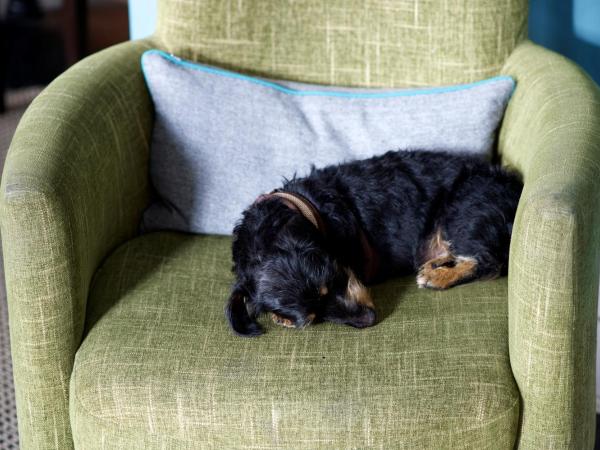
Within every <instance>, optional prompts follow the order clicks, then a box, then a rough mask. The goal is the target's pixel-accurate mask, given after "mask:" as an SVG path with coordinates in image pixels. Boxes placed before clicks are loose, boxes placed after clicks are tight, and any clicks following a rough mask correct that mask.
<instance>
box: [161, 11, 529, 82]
mask: <svg viewBox="0 0 600 450" xmlns="http://www.w3.org/2000/svg"><path fill="white" fill-rule="evenodd" d="M526 25H527V1H525V0H503V1H498V0H466V1H461V2H459V3H457V2H439V1H434V0H326V1H325V0H300V1H298V0H276V1H275V0H271V1H265V0H235V1H234V0H227V1H224V0H196V1H183V0H163V1H161V2H159V14H158V26H157V38H158V39H160V40H161V42H162V46H163V47H164V48H165V49H167V50H169V51H170V52H172V53H174V54H176V55H178V56H181V57H184V58H187V59H193V60H197V61H201V62H205V63H211V64H215V65H219V66H224V67H227V68H232V69H234V70H238V71H246V72H249V73H253V74H258V75H264V76H267V77H272V78H282V79H289V80H298V81H305V82H312V83H321V84H334V85H349V86H383V87H402V86H424V85H441V84H455V83H462V82H468V81H475V80H481V79H483V78H488V77H491V76H494V75H496V74H497V73H498V72H499V71H500V69H501V68H502V66H503V64H504V61H505V60H506V58H507V57H508V55H510V53H511V52H512V50H513V49H514V47H515V46H516V45H517V43H518V42H519V41H521V40H522V39H523V38H525V36H526V35H527V26H526Z"/></svg>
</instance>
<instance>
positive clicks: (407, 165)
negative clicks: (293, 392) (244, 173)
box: [225, 151, 523, 336]
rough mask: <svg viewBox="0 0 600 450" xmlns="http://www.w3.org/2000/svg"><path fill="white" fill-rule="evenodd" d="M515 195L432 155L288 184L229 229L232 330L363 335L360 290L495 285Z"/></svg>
mask: <svg viewBox="0 0 600 450" xmlns="http://www.w3.org/2000/svg"><path fill="white" fill-rule="evenodd" d="M522 187H523V186H522V183H521V181H520V179H519V177H518V176H517V174H515V173H512V172H509V171H507V170H504V169H503V168H501V167H499V166H497V165H493V164H490V163H488V162H486V161H485V160H483V159H482V158H478V157H474V156H469V155H466V154H458V155H457V154H450V153H444V152H428V151H390V152H388V153H385V154H383V155H381V156H375V157H372V158H370V159H366V160H357V161H352V162H348V163H343V164H340V165H334V166H328V167H325V168H323V169H315V168H314V167H312V169H311V172H310V174H309V175H308V176H306V177H303V178H296V177H294V178H292V179H290V180H285V182H284V183H283V186H282V187H281V188H279V189H276V190H274V191H273V192H272V193H270V194H263V195H261V196H259V197H258V198H257V199H256V201H255V202H254V203H253V204H252V205H250V206H249V207H248V208H247V209H246V210H245V211H244V212H243V214H242V218H241V220H240V221H239V222H238V223H237V224H236V226H235V228H234V231H233V235H234V239H233V244H232V257H233V269H232V270H233V272H234V274H235V276H236V282H235V284H234V286H233V288H232V292H231V296H230V297H229V299H228V301H227V304H226V308H225V313H226V317H227V319H228V321H229V323H230V325H231V328H232V329H233V331H234V332H235V333H237V334H238V335H241V336H257V335H260V334H261V333H262V332H263V330H262V327H261V326H260V325H259V323H258V322H257V318H258V316H259V315H261V314H262V313H271V316H272V319H273V320H274V321H275V322H276V323H278V324H280V325H283V326H287V327H295V328H303V327H305V326H307V325H309V324H311V323H313V322H316V321H331V322H336V323H341V324H347V325H351V326H353V327H357V328H363V327H368V326H371V325H373V324H374V323H375V321H376V313H375V307H374V304H373V301H372V299H371V297H370V295H369V291H368V289H367V288H366V287H365V285H368V284H372V283H378V282H381V281H383V280H385V279H388V278H390V277H393V276H398V275H406V274H411V273H416V274H417V277H416V281H417V285H418V286H419V287H421V288H431V289H447V288H450V287H452V286H456V285H458V284H462V283H467V282H470V281H474V280H481V279H492V278H495V277H498V276H500V275H503V274H505V273H506V270H507V265H508V252H509V243H510V237H511V232H512V226H513V220H514V217H515V212H516V209H517V204H518V202H519V197H520V195H521V191H522Z"/></svg>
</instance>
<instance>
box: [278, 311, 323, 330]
mask: <svg viewBox="0 0 600 450" xmlns="http://www.w3.org/2000/svg"><path fill="white" fill-rule="evenodd" d="M315 317H317V315H316V314H314V313H311V314H309V315H308V316H306V319H307V320H306V325H305V326H308V325H310V324H311V323H312V322H313V320H315ZM271 319H272V320H273V322H275V323H276V324H277V325H281V326H282V327H286V328H296V326H295V325H294V323H293V322H292V321H291V320H290V319H284V318H283V317H281V316H280V315H278V314H275V313H271Z"/></svg>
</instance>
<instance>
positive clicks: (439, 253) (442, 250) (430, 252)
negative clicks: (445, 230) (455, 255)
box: [423, 228, 450, 261]
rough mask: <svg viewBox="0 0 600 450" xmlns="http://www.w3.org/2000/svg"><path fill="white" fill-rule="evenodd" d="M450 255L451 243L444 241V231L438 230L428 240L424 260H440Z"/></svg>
mask: <svg viewBox="0 0 600 450" xmlns="http://www.w3.org/2000/svg"><path fill="white" fill-rule="evenodd" d="M449 254H450V242H448V241H445V240H444V237H443V235H442V230H440V229H439V228H438V229H437V230H436V232H435V233H434V234H433V235H432V236H431V237H430V238H429V240H428V243H427V246H426V248H425V254H424V255H423V260H424V261H429V260H431V259H435V258H440V257H443V256H447V255H449Z"/></svg>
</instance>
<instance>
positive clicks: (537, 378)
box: [499, 42, 600, 449]
mask: <svg viewBox="0 0 600 450" xmlns="http://www.w3.org/2000/svg"><path fill="white" fill-rule="evenodd" d="M503 72H504V73H505V74H508V75H512V76H513V77H514V78H515V79H516V80H517V88H516V91H515V93H514V94H513V98H512V99H511V101H510V103H509V106H508V109H507V112H506V116H505V119H504V122H503V125H502V129H501V133H500V140H499V151H500V154H501V156H502V159H503V162H504V163H505V164H507V165H508V166H513V167H515V168H517V169H518V170H519V171H520V172H521V173H522V174H523V178H524V189H523V194H522V196H521V200H520V202H519V207H518V210H517V216H516V219H515V225H514V229H513V237H512V242H511V248H510V264H509V273H508V315H509V325H508V326H509V351H510V361H511V365H512V370H513V373H514V377H515V379H516V381H517V384H518V386H519V389H520V392H521V397H522V404H521V406H522V411H521V429H520V436H519V442H518V444H519V445H518V446H519V448H523V449H529V448H532V449H539V448H581V449H583V448H592V447H593V442H594V432H595V377H594V374H595V357H596V355H595V350H596V324H597V309H596V307H597V301H598V274H599V257H598V256H599V253H598V250H599V237H600V236H599V232H600V221H599V212H600V208H599V206H600V202H599V193H600V93H599V91H598V87H597V86H596V85H595V84H594V82H593V81H592V80H591V79H590V78H589V77H588V76H587V75H586V74H585V73H584V72H583V71H582V70H580V69H579V68H578V67H577V66H576V65H575V64H573V63H572V62H570V61H569V60H567V59H566V58H563V57H561V56H559V55H557V54H555V53H553V52H551V51H548V50H545V49H543V48H542V47H539V46H537V45H534V44H532V43H531V42H524V43H523V44H521V45H520V46H518V47H517V48H516V49H515V51H514V52H513V54H512V55H511V56H510V57H509V58H508V60H507V63H506V65H505V67H504V69H503Z"/></svg>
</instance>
